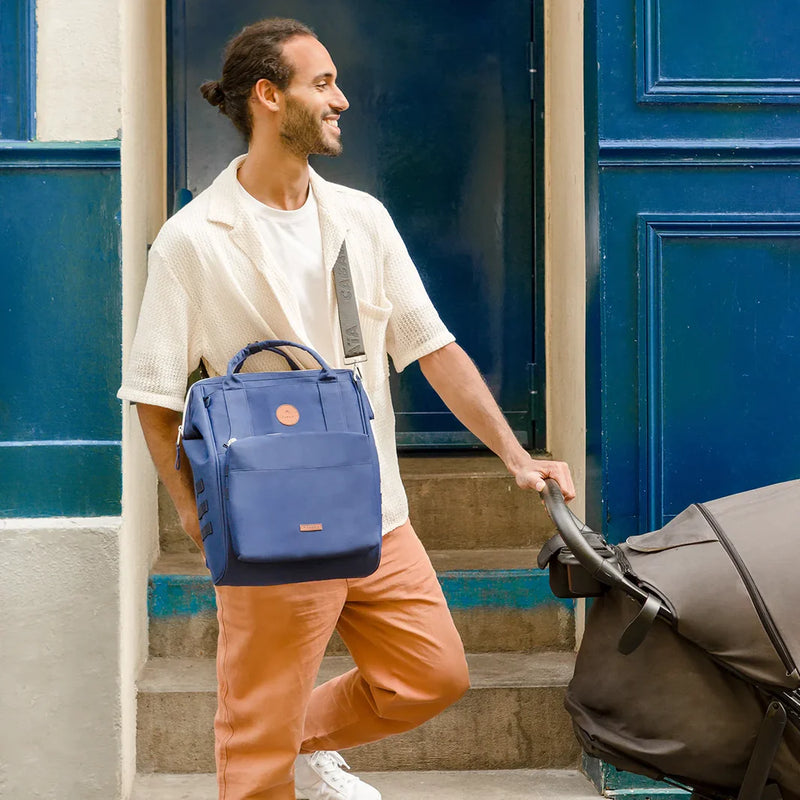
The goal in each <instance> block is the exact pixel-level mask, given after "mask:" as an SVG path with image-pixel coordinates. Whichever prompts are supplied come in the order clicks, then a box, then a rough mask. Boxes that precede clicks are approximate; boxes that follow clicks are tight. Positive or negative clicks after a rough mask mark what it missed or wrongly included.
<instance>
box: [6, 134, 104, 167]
mask: <svg viewBox="0 0 800 800" xmlns="http://www.w3.org/2000/svg"><path fill="white" fill-rule="evenodd" d="M119 166H120V142H119V141H118V140H116V139H110V140H108V141H102V142H3V141H0V169H10V168H12V167H13V168H14V169H33V170H41V169H44V168H45V167H54V168H58V167H60V168H70V167H71V168H75V169H95V168H97V169H103V168H113V167H117V168H118V167H119Z"/></svg>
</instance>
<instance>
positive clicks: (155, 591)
mask: <svg viewBox="0 0 800 800" xmlns="http://www.w3.org/2000/svg"><path fill="white" fill-rule="evenodd" d="M536 553H537V551H536V550H531V549H517V550H467V551H465V550H450V551H433V552H431V553H430V556H431V560H432V562H433V565H434V567H435V568H436V570H437V572H438V574H439V580H440V581H441V583H442V586H443V588H444V592H445V596H446V597H447V599H448V603H449V605H450V610H451V613H452V614H453V619H454V621H455V623H456V627H457V628H458V630H459V633H460V634H461V638H462V640H463V641H464V647H465V648H466V650H467V651H468V652H477V653H483V652H519V651H534V650H538V651H541V650H571V649H572V648H573V646H574V642H575V619H574V614H573V604H572V601H565V600H558V599H557V598H555V597H554V596H553V595H552V593H551V592H550V588H549V583H548V576H547V573H546V572H542V571H540V570H539V569H537V568H536ZM148 600H149V612H150V655H151V656H153V657H157V658H211V657H213V656H214V654H215V652H216V646H217V620H216V616H215V615H216V606H215V602H214V590H213V587H212V584H211V580H210V578H209V576H208V572H207V570H206V569H205V566H204V564H203V561H202V558H201V557H200V554H199V553H194V554H192V553H167V554H164V555H162V556H161V558H160V559H159V560H158V562H157V563H156V565H155V567H154V570H153V574H152V575H151V577H150V586H149V597H148ZM345 652H346V650H345V647H344V644H343V643H342V641H341V639H339V637H338V635H337V636H334V638H333V639H332V640H331V644H330V645H329V649H328V653H329V654H330V655H336V654H343V653H345Z"/></svg>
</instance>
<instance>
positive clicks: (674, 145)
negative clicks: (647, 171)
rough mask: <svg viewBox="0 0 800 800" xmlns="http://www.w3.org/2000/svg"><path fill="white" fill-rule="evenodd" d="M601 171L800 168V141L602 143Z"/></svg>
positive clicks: (679, 140) (638, 141)
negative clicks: (657, 168) (740, 166)
mask: <svg viewBox="0 0 800 800" xmlns="http://www.w3.org/2000/svg"><path fill="white" fill-rule="evenodd" d="M598 160H599V163H600V166H601V167H641V166H656V167H657V166H669V167H694V166H708V167H716V166H720V167H728V166H732V165H734V166H739V165H742V164H747V165H751V164H752V165H754V166H760V165H765V166H775V165H778V166H798V165H800V140H798V139H773V140H769V139H703V140H692V139H686V140H683V139H659V140H649V141H648V140H632V139H602V140H601V141H600V152H599V159H598Z"/></svg>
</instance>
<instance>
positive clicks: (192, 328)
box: [117, 241, 202, 411]
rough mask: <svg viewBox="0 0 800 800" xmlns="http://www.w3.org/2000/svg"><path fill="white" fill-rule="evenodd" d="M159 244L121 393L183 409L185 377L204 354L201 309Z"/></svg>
mask: <svg viewBox="0 0 800 800" xmlns="http://www.w3.org/2000/svg"><path fill="white" fill-rule="evenodd" d="M157 245H158V241H156V244H154V245H153V247H152V248H151V250H150V258H149V270H148V276H147V284H146V286H145V291H144V297H143V299H142V306H141V310H140V312H139V322H138V324H137V327H136V335H135V337H134V340H133V347H132V349H131V353H130V357H129V359H128V364H127V367H126V369H125V374H124V376H123V382H122V387H121V388H120V390H119V391H118V392H117V397H119V398H121V399H123V400H129V401H131V402H133V403H147V404H149V405H156V406H162V407H164V408H171V409H173V410H175V411H181V410H182V409H183V403H184V396H185V394H186V381H187V379H188V376H189V373H190V372H192V370H194V369H195V368H196V367H197V365H198V364H199V362H200V358H201V355H202V352H201V350H202V348H201V347H200V342H201V341H202V335H201V331H200V327H199V314H198V310H197V307H196V305H195V303H193V302H192V299H191V298H190V296H189V294H188V292H187V290H186V287H185V286H184V285H183V284H182V283H181V281H180V280H179V279H178V277H177V276H176V274H175V272H174V270H173V269H172V268H171V266H170V263H169V260H168V258H167V257H165V255H164V254H163V253H161V252H160V250H159V249H158V247H157Z"/></svg>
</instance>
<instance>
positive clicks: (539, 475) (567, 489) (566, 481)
mask: <svg viewBox="0 0 800 800" xmlns="http://www.w3.org/2000/svg"><path fill="white" fill-rule="evenodd" d="M510 472H511V474H512V475H513V476H514V479H515V480H516V481H517V486H519V487H520V488H521V489H536V491H537V492H541V491H542V489H544V485H545V484H544V479H545V478H553V479H554V480H556V481H557V482H558V485H559V486H560V487H561V491H562V493H563V495H564V499H565V500H566V501H567V502H569V501H570V500H572V499H574V497H575V485H574V484H573V483H572V475H571V474H570V471H569V466H568V465H567V464H565V463H564V462H563V461H537V460H536V459H533V458H529V459H528V461H527V462H523V463H522V465H521V466H519V467H516V468H513V469H510Z"/></svg>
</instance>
